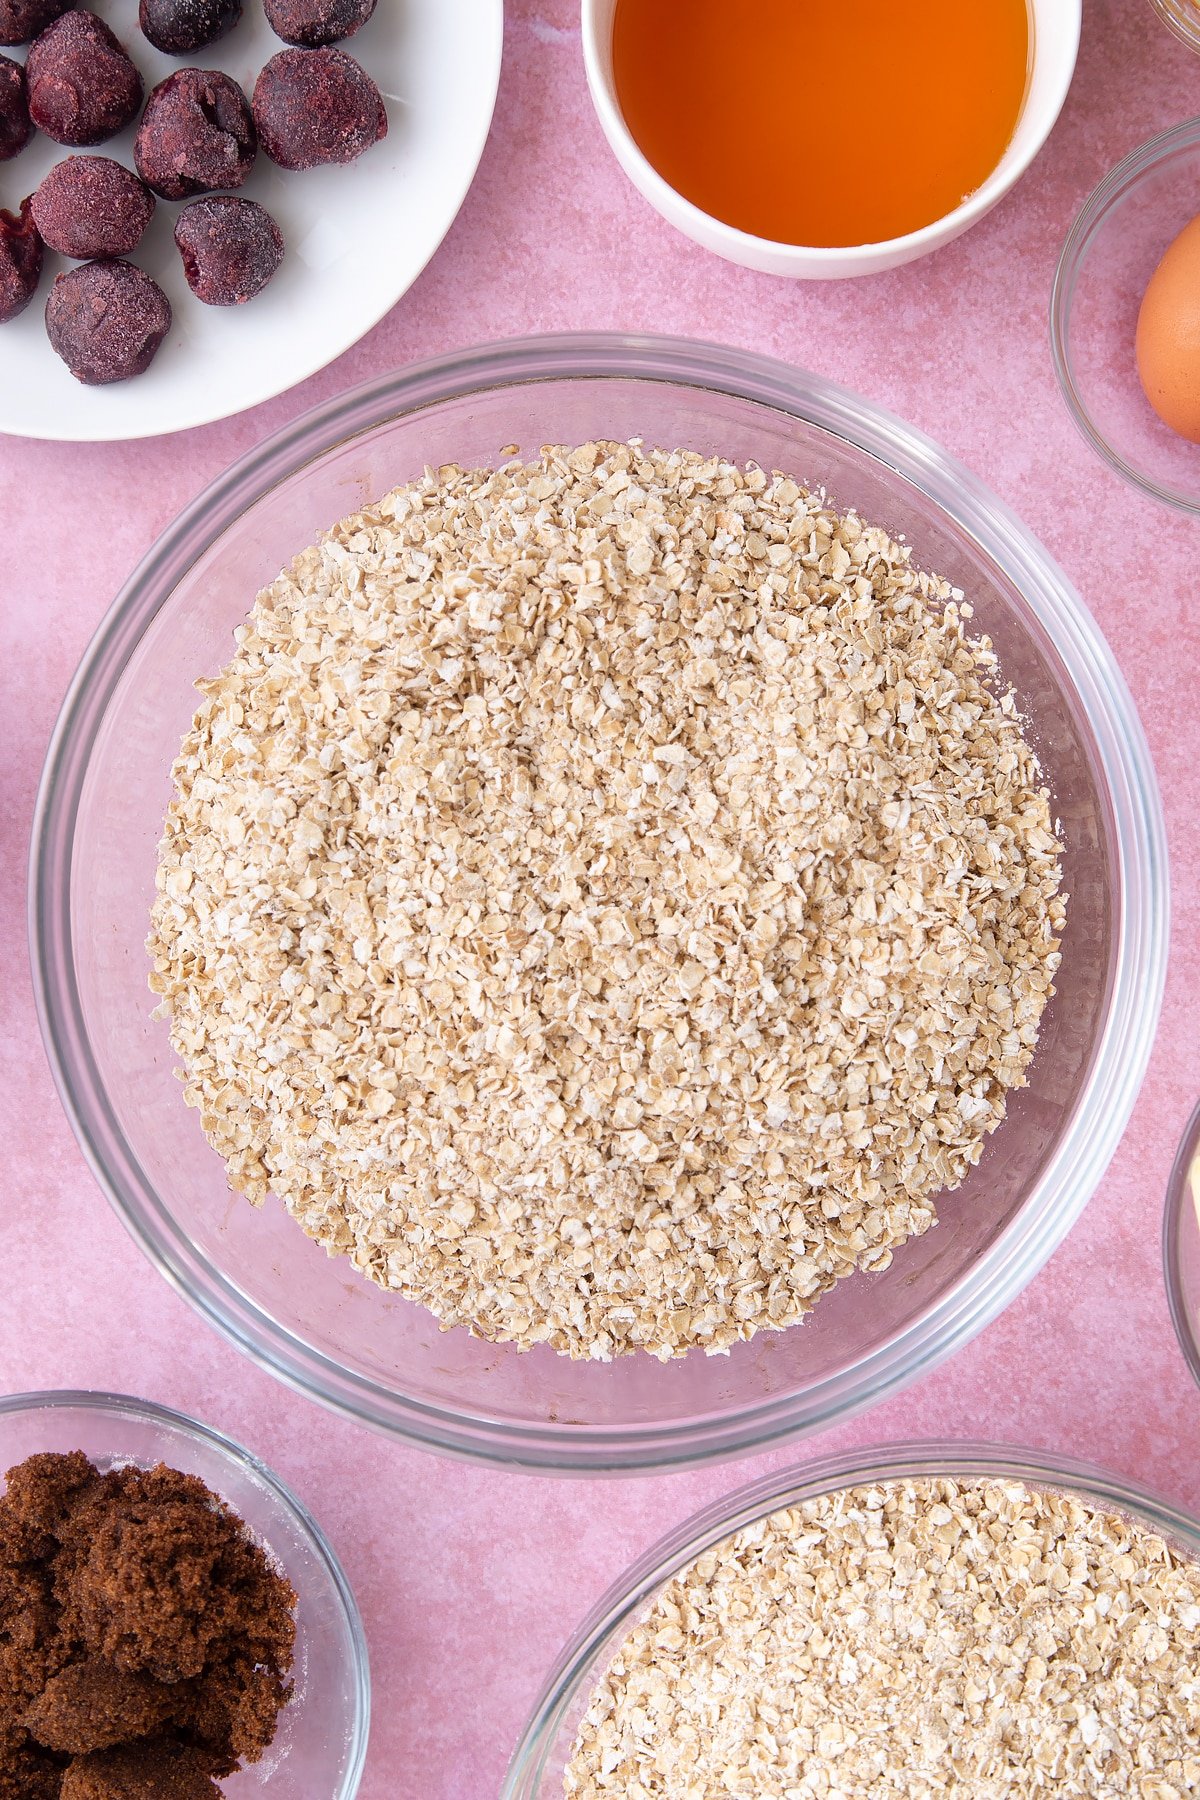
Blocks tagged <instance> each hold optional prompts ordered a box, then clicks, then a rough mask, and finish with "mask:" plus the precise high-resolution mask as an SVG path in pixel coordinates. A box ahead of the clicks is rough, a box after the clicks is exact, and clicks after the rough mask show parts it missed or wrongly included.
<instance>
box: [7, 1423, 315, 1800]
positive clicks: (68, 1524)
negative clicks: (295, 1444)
mask: <svg viewBox="0 0 1200 1800" xmlns="http://www.w3.org/2000/svg"><path fill="white" fill-rule="evenodd" d="M294 1607H295V1595H294V1594H293V1592H292V1590H291V1588H290V1587H289V1585H288V1583H287V1581H286V1580H285V1578H284V1577H283V1576H282V1575H280V1574H279V1573H278V1572H277V1571H276V1570H275V1569H274V1568H273V1567H272V1565H271V1563H270V1562H269V1560H268V1558H267V1556H266V1554H265V1553H264V1552H263V1551H262V1550H261V1549H260V1548H259V1546H258V1545H257V1544H255V1543H254V1541H253V1540H252V1539H251V1538H250V1536H249V1534H248V1533H247V1531H246V1529H245V1527H244V1525H243V1524H242V1522H241V1520H240V1519H239V1518H238V1517H237V1515H236V1514H235V1513H234V1512H232V1511H231V1510H230V1508H228V1507H227V1506H225V1505H224V1504H223V1502H221V1501H220V1500H219V1499H218V1498H217V1497H216V1496H215V1495H214V1494H212V1493H211V1492H210V1491H209V1489H208V1488H206V1487H205V1485H204V1484H203V1482H201V1481H199V1480H198V1479H197V1478H196V1477H195V1476H192V1475H185V1474H181V1473H180V1472H179V1471H178V1470H174V1469H168V1468H165V1467H164V1466H163V1465H161V1464H159V1465H158V1466H157V1467H156V1468H153V1469H149V1470H144V1469H137V1468H132V1467H126V1468H118V1469H112V1470H109V1471H107V1472H105V1473H100V1472H99V1471H98V1470H96V1469H95V1468H94V1467H93V1466H92V1465H91V1464H90V1463H89V1462H88V1460H87V1458H86V1457H84V1456H82V1455H81V1454H80V1453H78V1452H74V1453H72V1454H70V1455H64V1456H38V1457H31V1458H29V1459H28V1461H27V1462H25V1463H22V1464H21V1465H19V1467H17V1468H16V1469H13V1470H11V1471H10V1472H9V1475H8V1487H7V1491H6V1493H5V1494H4V1496H3V1497H2V1498H0V1800H43V1796H45V1800H213V1797H214V1796H216V1795H217V1794H218V1792H219V1790H218V1789H217V1788H216V1787H215V1785H214V1783H215V1782H217V1781H219V1780H221V1779H222V1778H223V1777H225V1776H227V1775H230V1774H232V1773H233V1771H234V1770H235V1769H237V1768H238V1767H239V1766H240V1765H241V1764H242V1763H246V1762H256V1761H257V1760H258V1759H259V1757H260V1756H261V1755H262V1753H263V1751H264V1750H265V1749H266V1747H267V1745H268V1744H270V1742H271V1741H272V1739H273V1737H274V1735H275V1727H276V1723H277V1720H278V1715H279V1712H280V1709H281V1708H282V1707H283V1706H284V1705H285V1704H286V1702H287V1699H288V1697H289V1694H290V1686H289V1684H288V1681H287V1673H288V1670H289V1668H290V1666H291V1661H292V1652H293V1645H294V1640H295V1622H294V1616H293V1609H294Z"/></svg>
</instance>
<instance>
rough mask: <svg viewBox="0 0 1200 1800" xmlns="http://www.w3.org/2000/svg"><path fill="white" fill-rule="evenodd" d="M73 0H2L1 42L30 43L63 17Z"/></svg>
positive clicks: (0, 19)
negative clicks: (48, 26)
mask: <svg viewBox="0 0 1200 1800" xmlns="http://www.w3.org/2000/svg"><path fill="white" fill-rule="evenodd" d="M70 5H71V0H0V44H29V43H32V42H33V40H34V38H35V37H36V36H37V35H38V32H39V31H45V29H46V27H47V25H53V23H54V21H55V19H61V17H62V15H63V14H64V13H65V12H66V10H67V8H68V7H69V6H70Z"/></svg>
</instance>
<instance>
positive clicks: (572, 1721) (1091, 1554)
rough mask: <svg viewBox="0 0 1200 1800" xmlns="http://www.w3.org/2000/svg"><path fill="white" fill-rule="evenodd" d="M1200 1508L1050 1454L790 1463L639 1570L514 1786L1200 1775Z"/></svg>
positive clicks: (567, 1790)
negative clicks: (1199, 1715) (1181, 1507)
mask: <svg viewBox="0 0 1200 1800" xmlns="http://www.w3.org/2000/svg"><path fill="white" fill-rule="evenodd" d="M1198 1642H1200V1522H1197V1521H1196V1520H1195V1519H1193V1518H1190V1517H1188V1516H1186V1515H1184V1514H1182V1513H1180V1512H1178V1511H1177V1510H1176V1509H1174V1508H1172V1507H1171V1506H1169V1505H1167V1504H1166V1503H1165V1502H1162V1501H1159V1500H1156V1499H1154V1498H1153V1497H1152V1496H1150V1495H1148V1494H1145V1493H1143V1492H1141V1491H1140V1490H1138V1489H1137V1488H1136V1487H1134V1486H1132V1485H1131V1484H1129V1483H1127V1482H1124V1481H1122V1480H1121V1479H1120V1478H1118V1477H1117V1476H1114V1475H1109V1474H1106V1473H1104V1472H1103V1471H1101V1470H1099V1469H1095V1468H1092V1467H1090V1466H1088V1465H1086V1464H1083V1463H1077V1462H1072V1461H1068V1460H1066V1459H1058V1458H1052V1457H1048V1456H1045V1455H1043V1454H1042V1453H1040V1452H1035V1451H1026V1450H1019V1449H1011V1448H1008V1447H1004V1446H992V1445H970V1444H897V1445H888V1446H886V1447H885V1448H883V1449H880V1450H877V1451H874V1452H871V1451H861V1450H859V1451H854V1452H852V1453H850V1454H849V1455H842V1456H837V1457H829V1458H825V1459H823V1460H822V1461H821V1462H819V1463H815V1464H812V1465H810V1466H809V1467H807V1468H805V1469H799V1470H792V1471H790V1472H788V1473H786V1474H784V1475H779V1474H773V1475H770V1476H767V1477H766V1478H764V1479H762V1480H760V1481H758V1482H755V1483H754V1484H752V1485H751V1486H749V1487H746V1488H743V1489H742V1490H740V1492H738V1493H735V1494H733V1495H732V1496H729V1497H727V1498H725V1499H723V1500H720V1501H718V1502H717V1503H716V1504H714V1505H713V1506H711V1507H709V1508H708V1509H707V1510H706V1511H704V1512H702V1513H700V1514H699V1515H697V1517H695V1518H693V1519H691V1520H689V1521H688V1522H687V1523H686V1524H684V1525H682V1526H680V1527H679V1529H678V1530H676V1531H675V1532H673V1533H672V1534H671V1535H670V1536H669V1537H667V1538H665V1539H664V1540H663V1541H662V1542H661V1543H660V1544H658V1545H656V1546H655V1547H654V1548H653V1549H651V1550H650V1551H648V1552H647V1554H646V1555H645V1556H644V1557H642V1558H641V1560H640V1561H639V1562H638V1563H636V1564H635V1565H634V1567H633V1568H632V1569H630V1570H629V1571H627V1573H626V1574H625V1575H624V1576H622V1578H621V1579H620V1580H619V1581H618V1582H617V1583H616V1584H615V1586H614V1587H613V1588H612V1589H611V1590H610V1592H609V1593H608V1594H607V1595H606V1596H605V1597H604V1598H603V1599H602V1600H601V1601H600V1602H599V1604H598V1605H597V1606H596V1607H595V1609H594V1610H593V1612H592V1613H591V1614H590V1616H589V1617H588V1618H587V1619H586V1620H585V1621H584V1623H583V1624H582V1625H581V1626H580V1628H579V1630H578V1631H577V1632H576V1634H575V1636H574V1637H573V1638H572V1640H571V1642H570V1644H569V1645H568V1646H567V1647H566V1649H565V1650H564V1651H563V1654H562V1656H561V1657H560V1658H559V1661H558V1664H557V1665H556V1667H555V1669H554V1670H553V1672H552V1674H551V1676H550V1678H549V1680H548V1681H547V1683H546V1687H545V1689H544V1691H543V1693H542V1696H541V1698H540V1700H539V1701H538V1704H537V1706H536V1708H535V1710H534V1713H533V1715H532V1718H531V1720H530V1723H529V1725H528V1727H527V1728H526V1731H525V1734H524V1736H523V1738H522V1740H521V1743H520V1745H519V1747H518V1749H517V1751H516V1754H515V1755H514V1757H513V1760H512V1763H511V1765H510V1767H509V1771H508V1777H507V1780H506V1782H505V1785H504V1788H503V1790H502V1800H563V1797H564V1796H567V1797H569V1800H606V1797H609V1796H612V1797H614V1800H615V1797H616V1796H622V1797H624V1796H626V1795H629V1794H631V1793H637V1794H639V1795H644V1796H646V1800H660V1797H661V1800H668V1797H670V1800H677V1797H681V1796H683V1795H687V1796H688V1797H689V1800H717V1797H718V1796H721V1797H722V1800H723V1797H724V1796H725V1795H727V1794H746V1795H750V1794H753V1795H754V1796H755V1800H791V1797H792V1796H794V1795H801V1794H802V1795H805V1796H807V1795H809V1794H813V1795H819V1794H833V1793H836V1794H838V1795H840V1796H843V1797H844V1800H888V1797H894V1800H902V1797H906V1796H908V1795H910V1794H913V1793H915V1792H919V1793H922V1794H930V1795H933V1794H959V1793H964V1794H970V1795H971V1796H972V1800H1019V1797H1021V1796H1025V1795H1029V1796H1033V1795H1043V1794H1047V1793H1064V1794H1065V1793H1071V1794H1077V1793H1079V1794H1083V1793H1086V1794H1091V1795H1096V1796H1101V1795H1103V1796H1110V1795H1111V1796H1113V1800H1115V1797H1116V1796H1117V1795H1125V1794H1138V1795H1142V1796H1146V1797H1147V1800H1170V1796H1171V1795H1173V1794H1183V1793H1188V1792H1190V1791H1192V1790H1193V1789H1194V1788H1195V1785H1196V1782H1197V1780H1198V1779H1200V1770H1198V1764H1197V1755H1196V1652H1197V1644H1198Z"/></svg>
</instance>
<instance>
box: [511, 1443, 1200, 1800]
mask: <svg viewBox="0 0 1200 1800" xmlns="http://www.w3.org/2000/svg"><path fill="white" fill-rule="evenodd" d="M939 1476H948V1477H951V1478H963V1479H965V1478H972V1477H978V1478H983V1479H988V1478H992V1479H996V1480H1018V1481H1023V1482H1024V1483H1025V1485H1026V1486H1027V1487H1032V1488H1053V1489H1058V1490H1060V1491H1062V1490H1064V1489H1066V1490H1070V1491H1072V1492H1075V1493H1078V1494H1082V1495H1083V1496H1084V1497H1085V1498H1087V1499H1088V1500H1090V1501H1095V1502H1100V1503H1101V1504H1103V1505H1105V1506H1110V1507H1112V1508H1113V1509H1114V1510H1116V1511H1118V1512H1121V1513H1124V1514H1126V1515H1127V1516H1130V1517H1133V1518H1135V1519H1137V1520H1138V1521H1139V1522H1140V1523H1142V1524H1147V1525H1149V1526H1150V1527H1151V1528H1152V1529H1153V1530H1155V1531H1157V1532H1158V1533H1159V1534H1160V1535H1161V1536H1163V1537H1165V1538H1166V1539H1167V1540H1168V1541H1170V1542H1173V1543H1176V1544H1183V1545H1185V1546H1187V1548H1188V1550H1189V1552H1190V1554H1191V1555H1192V1556H1193V1557H1194V1559H1195V1561H1196V1562H1197V1563H1198V1564H1200V1518H1196V1517H1195V1516H1193V1515H1192V1514H1191V1513H1188V1512H1185V1511H1183V1510H1182V1509H1181V1508H1179V1507H1176V1506H1174V1505H1173V1504H1172V1503H1171V1502H1170V1501H1167V1500H1163V1499H1161V1498H1160V1497H1158V1496H1157V1495H1155V1494H1153V1493H1151V1492H1150V1491H1149V1490H1147V1489H1145V1488H1142V1487H1139V1486H1138V1485H1137V1484H1136V1483H1133V1482H1129V1481H1126V1480H1125V1479H1124V1477H1122V1476H1120V1475H1115V1474H1112V1473H1111V1472H1110V1471H1108V1470H1106V1469H1103V1468H1101V1467H1100V1466H1099V1465H1098V1464H1096V1463H1092V1462H1088V1461H1085V1460H1083V1459H1080V1458H1077V1457H1071V1456H1066V1455H1061V1456H1060V1455H1058V1454H1057V1453H1056V1452H1052V1451H1046V1450H1035V1449H1030V1448H1027V1447H1025V1446H1023V1445H1017V1444H1008V1443H991V1442H983V1441H972V1440H953V1439H919V1440H918V1439H904V1440H902V1441H899V1442H895V1443H886V1444H878V1445H874V1446H872V1445H865V1446H862V1447H860V1448H858V1449H853V1450H839V1451H834V1452H831V1453H830V1454H828V1455H826V1456H823V1457H821V1458H820V1459H819V1460H817V1461H815V1462H811V1463H807V1464H804V1465H798V1466H793V1467H791V1468H789V1469H784V1470H777V1471H774V1472H772V1473H771V1474H767V1475H761V1476H759V1477H758V1478H757V1479H756V1480H753V1481H750V1482H747V1483H746V1484H745V1486H743V1487H739V1488H736V1489H734V1491H733V1492H732V1493H729V1494H725V1495H722V1496H721V1497H720V1498H718V1499H716V1500H713V1501H710V1502H709V1504H708V1505H707V1506H704V1507H701V1508H700V1510H699V1511H698V1512H695V1513H693V1514H692V1515H691V1517H690V1518H687V1519H685V1520H684V1521H683V1523H682V1524H680V1525H676V1526H674V1527H673V1528H672V1529H671V1530H670V1531H668V1532H666V1533H664V1535H663V1536H661V1537H660V1538H659V1539H658V1540H657V1542H655V1543H654V1544H652V1545H651V1546H650V1548H649V1549H648V1550H646V1551H644V1552H643V1553H642V1555H641V1556H639V1557H638V1558H636V1560H635V1561H634V1562H633V1563H632V1564H630V1565H629V1567H628V1568H626V1569H625V1571H624V1572H623V1573H622V1574H621V1575H619V1576H618V1577H617V1579H616V1580H615V1581H614V1582H613V1583H612V1584H611V1585H610V1586H609V1588H608V1589H607V1591H606V1592H605V1593H604V1594H603V1595H602V1596H601V1597H600V1599H599V1600H598V1601H597V1602H596V1604H595V1605H594V1606H593V1607H592V1608H591V1610H590V1611H589V1612H588V1613H587V1615H586V1616H585V1618H584V1619H583V1620H582V1621H581V1623H580V1624H579V1625H578V1626H577V1627H576V1628H575V1630H574V1631H573V1632H572V1634H571V1636H570V1638H569V1639H568V1641H567V1643H566V1645H565V1646H564V1648H563V1649H562V1650H561V1651H560V1652H559V1655H558V1657H557V1658H556V1660H555V1662H554V1664H553V1666H552V1667H551V1670H550V1673H549V1674H548V1675H547V1676H546V1679H545V1681H544V1682H543V1685H542V1690H541V1693H540V1695H539V1697H538V1700H537V1702H536V1704H535V1706H534V1708H533V1711H532V1712H531V1714H530V1716H529V1720H528V1722H527V1723H526V1725H525V1728H524V1730H523V1731H522V1733H521V1737H520V1741H519V1742H518V1744H517V1747H516V1749H515V1750H514V1751H513V1754H512V1757H511V1759H510V1761H509V1765H508V1769H507V1771H506V1773H505V1777H504V1783H503V1785H502V1787H501V1790H500V1800H537V1796H538V1793H539V1787H538V1785H537V1784H538V1783H539V1782H540V1780H541V1777H542V1775H543V1774H544V1773H545V1771H546V1766H547V1759H548V1758H549V1756H550V1754H551V1752H552V1751H553V1748H554V1742H555V1739H556V1737H557V1735H558V1732H559V1730H560V1729H561V1727H562V1724H563V1722H564V1719H565V1718H566V1715H567V1714H568V1713H569V1712H570V1711H571V1709H572V1708H573V1706H574V1705H575V1703H576V1702H577V1700H578V1699H579V1697H580V1694H581V1689H582V1687H583V1684H584V1682H585V1681H586V1680H587V1678H588V1674H589V1671H590V1670H591V1668H592V1665H593V1664H594V1663H595V1661H596V1658H597V1656H598V1654H599V1653H600V1651H601V1649H602V1648H603V1647H604V1644H605V1641H606V1639H608V1638H609V1637H610V1636H615V1634H616V1632H617V1630H618V1628H620V1627H622V1626H624V1627H626V1628H627V1629H628V1628H629V1627H631V1626H632V1625H633V1624H634V1623H635V1622H636V1619H637V1617H638V1615H639V1614H640V1613H641V1611H642V1610H643V1609H644V1608H645V1607H647V1606H648V1605H649V1604H650V1603H651V1601H652V1599H653V1596H654V1595H655V1594H656V1593H657V1592H658V1590H659V1589H661V1588H662V1587H664V1586H665V1585H666V1583H667V1582H668V1581H670V1580H671V1579H672V1577H673V1576H674V1575H676V1574H678V1573H679V1571H680V1570H681V1569H683V1568H684V1567H686V1566H687V1565H688V1564H689V1563H691V1562H693V1561H694V1560H695V1559H696V1558H697V1557H698V1556H700V1555H702V1554H703V1553H704V1551H705V1550H707V1549H711V1548H712V1546H713V1545H714V1544H718V1543H720V1542H721V1541H722V1540H723V1539H724V1538H727V1537H730V1536H732V1535H733V1533H735V1532H737V1531H741V1530H742V1529H743V1528H744V1527H745V1526H747V1525H751V1524H753V1523H754V1522H755V1521H756V1520H758V1519H762V1518H766V1517H769V1515H770V1514H771V1513H774V1512H778V1511H780V1510H781V1509H782V1508H784V1507H787V1506H793V1505H798V1504H800V1503H802V1502H803V1501H806V1500H812V1499H817V1498H819V1497H820V1496H822V1495H824V1494H830V1493H835V1492H837V1491H838V1490H840V1489H843V1488H852V1487H868V1486H873V1485H874V1484H875V1483H877V1482H883V1481H904V1480H909V1479H913V1480H920V1479H922V1478H925V1479H935V1478H937V1477H939ZM614 1650H615V1646H614Z"/></svg>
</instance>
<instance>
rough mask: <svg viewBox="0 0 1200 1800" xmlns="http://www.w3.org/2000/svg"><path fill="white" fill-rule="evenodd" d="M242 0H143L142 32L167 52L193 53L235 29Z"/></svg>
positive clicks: (157, 48) (140, 11)
mask: <svg viewBox="0 0 1200 1800" xmlns="http://www.w3.org/2000/svg"><path fill="white" fill-rule="evenodd" d="M241 16H242V0H141V4H140V5H139V7H138V23H139V25H140V26H141V28H142V33H143V35H144V36H145V37H147V38H148V39H149V40H150V42H151V43H152V44H153V45H154V48H155V49H156V50H162V51H163V52H164V53H165V54H166V55H167V56H194V55H195V53H196V51H197V50H203V49H204V47H205V45H206V44H215V43H216V41H217V39H218V38H223V37H224V36H225V34H226V32H228V31H232V30H233V28H234V26H235V25H236V24H237V22H238V20H239V19H240V18H241Z"/></svg>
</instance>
